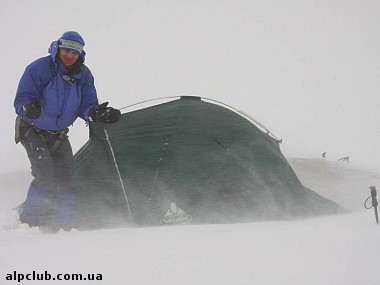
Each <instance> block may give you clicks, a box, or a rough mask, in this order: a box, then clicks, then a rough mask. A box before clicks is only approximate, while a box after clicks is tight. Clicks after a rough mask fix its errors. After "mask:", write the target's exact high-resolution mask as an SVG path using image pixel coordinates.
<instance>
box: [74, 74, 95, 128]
mask: <svg viewBox="0 0 380 285" xmlns="http://www.w3.org/2000/svg"><path fill="white" fill-rule="evenodd" d="M81 88H82V90H81V93H82V99H81V104H80V107H79V117H81V118H82V119H83V120H85V121H87V122H88V121H90V119H89V113H90V110H91V109H92V108H93V107H95V106H97V105H98V96H97V93H96V88H95V84H94V76H93V75H92V73H91V71H90V70H89V69H88V68H86V72H85V76H84V80H83V83H82V86H81Z"/></svg>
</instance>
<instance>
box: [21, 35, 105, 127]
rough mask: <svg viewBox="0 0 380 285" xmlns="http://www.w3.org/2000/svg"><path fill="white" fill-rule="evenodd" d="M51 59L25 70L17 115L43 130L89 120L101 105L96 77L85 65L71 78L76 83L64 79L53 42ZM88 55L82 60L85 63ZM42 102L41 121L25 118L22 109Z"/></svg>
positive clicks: (34, 63)
mask: <svg viewBox="0 0 380 285" xmlns="http://www.w3.org/2000/svg"><path fill="white" fill-rule="evenodd" d="M49 53H50V56H46V57H42V58H40V59H37V60H36V61H34V62H33V63H31V64H30V65H29V66H27V67H26V69H25V72H24V74H23V75H22V77H21V80H20V83H19V85H18V89H17V93H16V98H15V100H14V107H15V109H16V113H17V114H18V115H20V116H21V117H22V118H24V119H25V120H27V121H28V122H29V123H30V124H32V125H35V126H37V127H38V128H40V129H43V130H52V131H58V130H62V129H65V128H67V127H68V126H70V125H72V124H73V123H74V121H75V120H76V119H77V118H78V117H81V118H82V119H84V120H85V121H89V118H88V116H89V112H90V109H91V108H92V107H94V106H96V105H98V98H97V94H96V89H95V86H94V77H93V75H92V73H91V71H90V69H88V67H87V66H85V65H84V64H82V70H81V72H79V73H76V74H72V75H70V76H71V77H72V78H74V79H75V82H73V83H70V82H68V81H65V80H64V79H63V75H65V74H67V71H66V69H65V67H64V65H63V64H62V63H61V62H60V61H59V60H57V57H56V56H57V53H58V43H57V41H55V42H53V43H52V44H51V46H50V49H49ZM84 58H85V52H84V51H82V54H81V58H79V59H78V60H82V62H84ZM36 99H37V100H40V102H41V105H42V112H41V116H40V117H39V118H38V119H29V118H27V117H25V114H24V112H23V110H22V107H23V106H24V105H25V104H26V103H29V102H31V101H33V100H36Z"/></svg>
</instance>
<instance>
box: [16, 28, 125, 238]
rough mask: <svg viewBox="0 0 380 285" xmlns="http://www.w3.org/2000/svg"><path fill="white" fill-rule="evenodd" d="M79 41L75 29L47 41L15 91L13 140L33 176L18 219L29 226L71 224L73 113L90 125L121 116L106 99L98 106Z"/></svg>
mask: <svg viewBox="0 0 380 285" xmlns="http://www.w3.org/2000/svg"><path fill="white" fill-rule="evenodd" d="M84 45H85V42H84V40H83V38H82V37H81V36H80V35H79V34H78V33H77V32H74V31H68V32H66V33H64V34H63V35H62V36H61V37H60V38H59V40H57V41H54V42H53V43H52V44H51V46H50V48H49V53H50V55H49V56H46V57H42V58H40V59H37V60H36V61H34V62H33V63H31V64H30V65H29V66H27V68H26V70H25V72H24V74H23V75H22V77H21V80H20V83H19V86H18V89H17V93H16V98H15V100H14V106H15V110H16V113H17V115H18V116H17V119H16V137H15V139H16V143H17V142H21V143H22V145H23V146H24V148H25V149H26V152H27V155H28V158H29V160H30V163H31V168H32V175H33V176H34V179H33V181H32V183H31V185H30V187H29V190H28V194H27V198H26V200H25V202H24V204H23V207H22V209H21V211H20V221H21V222H22V223H27V224H29V226H32V227H33V226H37V227H40V228H41V229H47V230H49V231H57V230H59V229H61V228H62V229H65V230H69V229H71V228H72V218H73V212H74V210H75V195H74V193H73V192H72V189H71V180H72V175H73V165H74V159H73V153H72V149H71V145H70V142H69V140H68V136H67V133H68V127H69V126H70V125H72V124H73V122H74V121H75V120H76V119H77V118H78V117H81V118H82V119H83V120H85V121H86V122H90V123H91V122H102V123H114V122H117V121H118V120H119V118H120V111H119V110H117V109H114V108H112V107H107V104H108V103H107V102H106V103H103V104H100V105H99V104H98V98H97V93H96V89H95V86H94V77H93V75H92V73H91V71H90V70H89V68H88V67H87V66H86V65H84V60H85V55H86V53H85V51H84V50H83V47H84Z"/></svg>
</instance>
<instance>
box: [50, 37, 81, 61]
mask: <svg viewBox="0 0 380 285" xmlns="http://www.w3.org/2000/svg"><path fill="white" fill-rule="evenodd" d="M48 52H49V53H50V56H51V57H52V59H53V62H54V63H55V64H57V62H56V59H57V54H58V41H54V42H52V43H51V45H50V47H49V49H48ZM80 57H81V60H82V63H84V60H85V57H86V52H85V51H84V50H82V53H81V54H80Z"/></svg>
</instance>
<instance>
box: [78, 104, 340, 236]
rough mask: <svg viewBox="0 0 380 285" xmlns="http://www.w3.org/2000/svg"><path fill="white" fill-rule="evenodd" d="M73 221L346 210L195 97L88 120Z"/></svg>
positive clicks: (113, 223) (234, 119)
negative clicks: (114, 118)
mask: <svg viewBox="0 0 380 285" xmlns="http://www.w3.org/2000/svg"><path fill="white" fill-rule="evenodd" d="M75 164H76V171H75V192H76V193H77V205H78V207H77V211H76V215H75V223H76V227H77V228H79V229H91V228H109V227H119V226H158V225H173V224H189V223H190V224H204V223H236V222H252V221H260V220H281V219H291V218H299V217H306V216H315V215H325V214H336V213H342V212H343V209H342V208H341V207H340V206H339V205H337V204H335V203H333V202H332V201H330V200H328V199H325V198H323V197H321V196H319V195H318V194H316V193H314V192H313V191H311V190H310V189H308V188H306V187H304V186H303V185H302V184H301V183H300V181H299V179H298V178H297V176H296V175H295V173H294V172H293V170H292V168H291V167H290V165H289V164H288V162H287V160H286V159H285V157H284V156H283V154H282V153H281V151H280V148H279V144H278V142H277V141H276V140H274V139H273V138H272V137H270V136H269V135H268V134H266V133H264V132H262V131H261V130H260V129H259V128H257V127H256V126H255V125H254V124H253V123H252V122H250V121H249V120H247V119H246V118H244V117H243V116H241V115H240V114H238V113H236V112H233V111H231V110H229V109H228V108H225V107H222V106H220V105H216V104H213V103H209V102H205V101H203V100H201V99H200V98H197V97H182V98H181V99H178V100H174V101H171V102H167V103H163V104H159V105H156V106H152V107H148V108H145V109H141V110H137V111H133V112H129V113H125V114H123V115H122V117H121V119H120V121H119V122H118V123H116V124H108V125H106V124H92V125H90V139H89V141H88V142H87V143H86V144H85V145H84V146H83V147H82V148H81V149H80V150H79V151H78V153H77V154H76V155H75Z"/></svg>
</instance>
